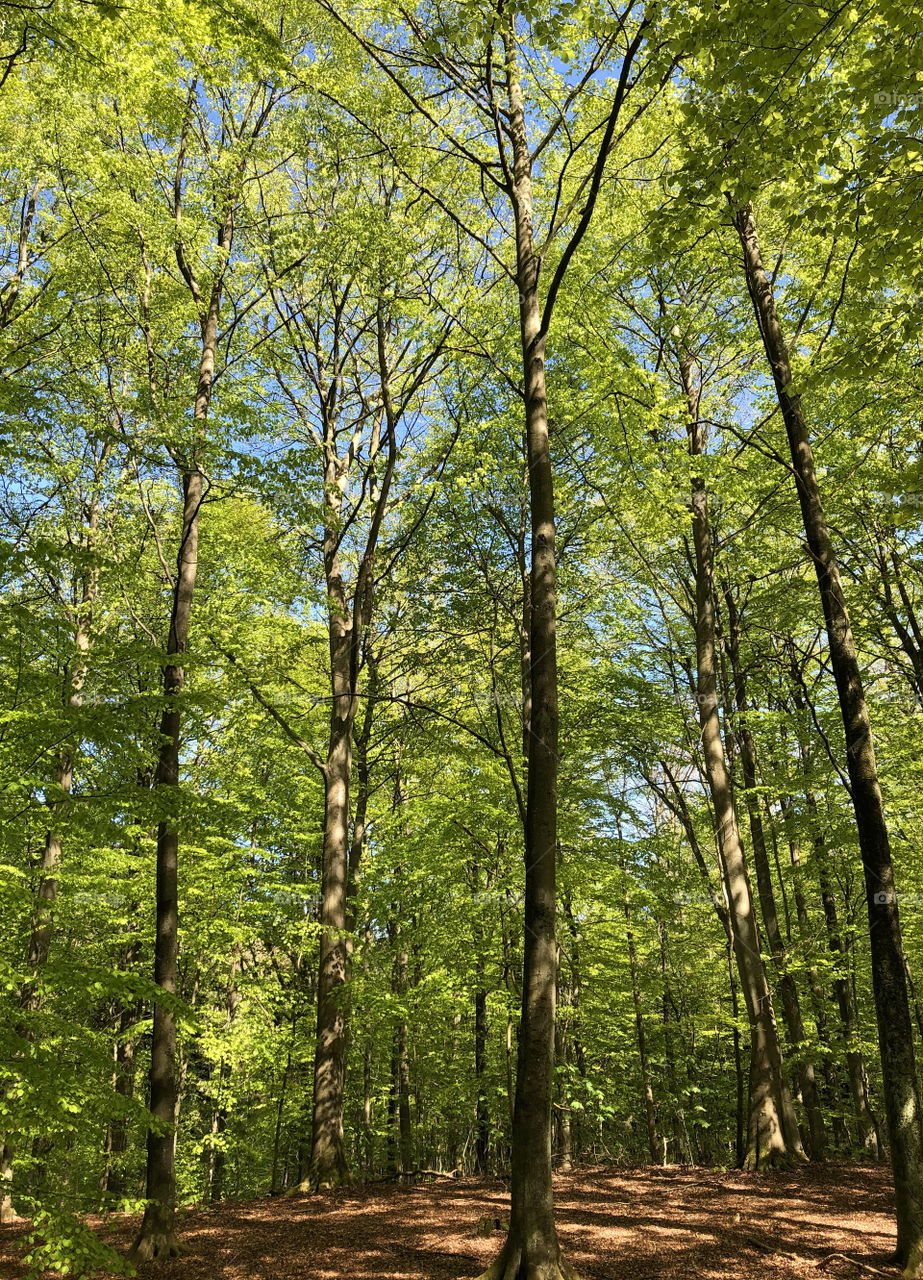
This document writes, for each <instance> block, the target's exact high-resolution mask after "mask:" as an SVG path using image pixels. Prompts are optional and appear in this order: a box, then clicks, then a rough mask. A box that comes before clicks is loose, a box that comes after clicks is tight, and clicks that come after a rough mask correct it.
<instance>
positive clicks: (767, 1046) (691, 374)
mask: <svg viewBox="0 0 923 1280" xmlns="http://www.w3.org/2000/svg"><path fill="white" fill-rule="evenodd" d="M677 352H678V358H679V367H680V374H681V378H682V384H683V390H684V392H685V396H686V402H687V406H688V409H689V421H688V435H689V452H690V454H691V455H692V456H693V457H697V456H699V455H701V454H702V453H703V452H704V446H705V440H704V430H703V426H702V423H701V419H700V416H699V402H700V397H701V387H700V381H699V370H698V366H697V365H696V363H695V361H694V360H693V359H692V357H691V356H690V354H689V353H688V351H687V350H686V349H685V347H684V345H683V343H682V340H679V341H678V344H677ZM692 537H693V544H694V548H695V620H696V625H695V632H696V656H697V668H698V681H697V693H696V697H697V701H698V712H699V727H700V730H701V741H702V757H703V760H704V764H705V775H706V778H707V780H708V788H709V791H710V793H711V797H712V804H713V806H714V811H715V823H716V829H717V842H718V849H719V853H720V856H721V861H722V866H723V872H724V878H725V884H726V888H727V903H728V915H729V920H730V925H731V931H732V934H733V940H734V957H735V959H736V961H737V969H738V973H739V975H740V986H741V990H742V992H743V997H744V1005H745V1007H746V1010H747V1017H748V1020H749V1023H750V1094H749V1124H748V1137H747V1153H746V1156H745V1158H744V1164H745V1166H746V1167H747V1168H754V1169H758V1168H763V1167H764V1166H766V1165H772V1164H786V1163H788V1162H790V1161H791V1160H792V1159H793V1158H797V1157H799V1156H801V1155H802V1151H801V1139H800V1136H799V1134H798V1126H797V1122H796V1119H795V1114H794V1107H793V1106H792V1103H791V1099H790V1097H789V1095H788V1088H787V1086H786V1083H785V1079H784V1075H783V1068H782V1052H781V1049H780V1046H779V1037H778V1031H777V1028H776V1020H775V1016H774V1013H773V1008H772V997H771V996H770V992H769V985H768V983H767V981H766V973H765V970H764V968H763V961H762V958H761V955H760V939H759V932H758V930H757V924H756V913H755V911H754V904H753V893H752V890H751V887H750V877H749V875H748V873H747V865H746V860H745V858H744V849H743V844H742V842H741V839H740V830H739V827H738V824H737V814H736V811H735V808H734V797H733V794H732V791H731V779H730V774H729V772H728V767H727V762H726V758H725V751H724V743H723V741H722V737H721V722H720V718H719V715H718V650H717V635H716V632H717V628H716V623H715V586H714V551H713V547H712V533H711V518H710V515H709V503H708V489H707V487H706V484H705V481H704V479H702V477H701V476H694V477H693V480H692Z"/></svg>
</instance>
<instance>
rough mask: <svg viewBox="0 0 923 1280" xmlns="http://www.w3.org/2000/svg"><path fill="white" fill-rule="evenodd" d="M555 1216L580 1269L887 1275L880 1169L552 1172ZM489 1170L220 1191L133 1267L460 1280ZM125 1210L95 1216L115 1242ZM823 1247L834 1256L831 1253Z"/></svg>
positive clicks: (342, 1279) (734, 1276)
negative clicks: (243, 1194)
mask: <svg viewBox="0 0 923 1280" xmlns="http://www.w3.org/2000/svg"><path fill="white" fill-rule="evenodd" d="M555 1186H556V1197H557V1210H558V1225H559V1231H560V1236H561V1242H562V1245H563V1247H564V1250H565V1252H566V1254H567V1256H568V1257H569V1258H570V1260H571V1262H572V1264H573V1265H574V1266H575V1267H576V1269H577V1271H578V1273H579V1274H580V1276H581V1277H583V1280H751V1278H752V1280H781V1278H783V1277H785V1278H788V1277H806V1276H814V1277H816V1278H817V1280H824V1278H825V1277H826V1278H827V1280H836V1278H837V1277H843V1278H844V1280H845V1278H846V1277H849V1280H858V1277H860V1276H861V1275H863V1274H867V1273H866V1272H862V1271H861V1270H860V1269H859V1268H857V1267H856V1266H855V1265H853V1264H852V1263H850V1262H849V1261H848V1259H852V1260H854V1262H861V1263H864V1264H865V1265H866V1266H872V1267H875V1268H879V1269H883V1270H884V1271H885V1272H886V1273H887V1274H893V1275H894V1276H895V1277H897V1276H898V1275H899V1272H898V1270H897V1269H896V1268H890V1267H888V1265H887V1255H888V1253H889V1252H890V1251H891V1250H892V1249H893V1247H894V1229H893V1220H892V1216H891V1215H892V1198H891V1187H890V1181H889V1178H888V1176H887V1174H886V1172H885V1171H884V1170H881V1169H869V1168H858V1167H855V1166H846V1165H827V1166H815V1167H808V1168H805V1169H801V1170H798V1171H797V1172H794V1173H769V1174H746V1173H741V1172H739V1171H734V1172H729V1173H718V1172H715V1171H714V1170H710V1169H689V1168H678V1167H675V1168H668V1169H634V1170H627V1169H613V1168H596V1169H582V1170H579V1171H577V1172H576V1173H573V1174H566V1175H561V1176H559V1177H557V1178H556V1180H555ZM506 1203H507V1194H506V1190H505V1188H504V1186H503V1184H502V1183H499V1182H494V1181H489V1180H483V1179H482V1180H477V1181H475V1180H471V1181H460V1182H453V1181H448V1180H446V1181H443V1180H440V1181H438V1182H436V1183H432V1182H428V1183H426V1184H425V1185H423V1186H415V1187H412V1188H408V1189H401V1188H397V1187H387V1188H384V1189H383V1188H382V1187H380V1186H372V1187H368V1188H356V1189H355V1190H353V1191H349V1192H345V1193H342V1194H340V1195H338V1196H336V1197H324V1196H292V1197H280V1198H276V1199H268V1198H267V1199H261V1200H247V1201H229V1202H225V1203H223V1204H221V1205H219V1206H216V1207H213V1208H195V1209H191V1210H189V1211H187V1212H185V1213H184V1215H183V1224H182V1234H183V1242H184V1247H185V1252H184V1254H183V1256H182V1257H181V1258H179V1259H177V1260H175V1261H173V1262H170V1263H166V1264H157V1265H151V1264H148V1265H144V1266H142V1267H141V1268H139V1276H140V1278H141V1280H155V1277H156V1278H157V1280H346V1278H347V1277H349V1280H468V1278H469V1277H475V1276H477V1275H478V1274H479V1272H480V1271H483V1270H484V1268H485V1267H486V1266H487V1264H488V1262H489V1261H490V1259H491V1258H492V1257H493V1255H494V1253H495V1252H496V1250H497V1249H498V1247H499V1245H500V1243H501V1241H502V1239H503V1237H502V1234H501V1233H500V1232H496V1233H495V1234H494V1236H493V1238H490V1237H488V1238H486V1239H485V1238H483V1237H481V1236H479V1235H478V1234H477V1230H476V1229H477V1224H478V1221H479V1219H482V1218H483V1217H484V1216H485V1215H487V1214H499V1213H501V1212H503V1211H504V1210H505V1207H506ZM134 1221H135V1220H134V1219H129V1218H126V1217H112V1218H109V1219H107V1220H105V1221H102V1220H98V1219H94V1220H93V1223H94V1225H95V1226H99V1227H100V1228H101V1234H102V1235H103V1236H104V1237H105V1238H106V1239H107V1240H109V1241H110V1242H111V1243H113V1244H115V1245H116V1246H117V1247H119V1248H127V1246H128V1244H129V1243H130V1241H131V1236H132V1232H133V1229H134ZM22 1233H23V1228H22V1226H21V1225H20V1226H18V1227H17V1226H10V1227H4V1228H0V1280H22V1277H24V1276H25V1274H26V1269H25V1267H24V1266H23V1265H22V1264H21V1263H20V1262H19V1261H18V1258H19V1254H20V1253H21V1252H22ZM831 1254H839V1255H845V1258H844V1257H840V1258H833V1259H831V1258H830V1255H831Z"/></svg>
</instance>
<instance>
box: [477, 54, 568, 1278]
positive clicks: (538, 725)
mask: <svg viewBox="0 0 923 1280" xmlns="http://www.w3.org/2000/svg"><path fill="white" fill-rule="evenodd" d="M504 50H505V56H506V87H507V102H508V108H509V130H510V136H511V139H512V147H513V173H512V183H511V196H512V204H513V214H514V219H515V234H516V276H517V283H518V285H519V322H520V337H521V342H522V363H523V389H524V400H525V419H526V452H527V460H528V468H529V501H530V516H531V530H532V560H531V573H530V604H531V608H530V615H531V616H530V628H531V630H530V643H529V650H530V656H531V667H530V703H531V705H530V713H531V715H530V726H529V729H530V732H529V755H528V761H529V763H528V781H527V789H526V823H525V827H526V829H525V846H526V883H525V903H524V916H525V937H524V947H523V984H522V1013H521V1019H520V1025H519V1052H518V1055H517V1063H516V1101H515V1108H514V1114H513V1152H512V1186H511V1211H510V1226H509V1232H508V1235H507V1239H506V1242H505V1244H504V1246H503V1248H502V1250H501V1251H500V1254H499V1256H498V1257H497V1259H496V1260H495V1262H494V1263H493V1265H492V1266H491V1267H490V1268H489V1269H488V1271H487V1272H486V1273H485V1275H486V1277H487V1278H488V1280H560V1277H561V1276H562V1275H563V1276H569V1275H572V1274H573V1273H572V1272H571V1270H570V1268H569V1267H568V1266H567V1265H566V1264H565V1263H564V1262H563V1260H562V1258H561V1250H560V1245H559V1243H558V1235H557V1230H556V1228H555V1222H554V1201H553V1194H552V1184H551V1105H552V1077H553V1070H554V1021H555V985H556V973H557V946H556V939H555V895H556V871H557V868H556V859H557V790H558V676H557V638H556V633H557V584H556V578H557V557H556V550H555V513H554V480H553V471H552V463H551V449H550V441H549V435H548V402H547V391H546V384H545V335H544V331H543V329H542V317H541V308H540V304H539V295H538V278H539V269H540V260H539V256H538V254H537V253H536V250H535V245H534V242H533V231H532V173H531V167H532V162H531V157H530V154H529V142H528V138H527V134H526V122H525V106H524V100H523V94H522V87H521V85H520V82H519V71H518V68H517V66H516V58H515V53H514V37H513V34H512V32H511V31H507V32H506V33H505V39H504Z"/></svg>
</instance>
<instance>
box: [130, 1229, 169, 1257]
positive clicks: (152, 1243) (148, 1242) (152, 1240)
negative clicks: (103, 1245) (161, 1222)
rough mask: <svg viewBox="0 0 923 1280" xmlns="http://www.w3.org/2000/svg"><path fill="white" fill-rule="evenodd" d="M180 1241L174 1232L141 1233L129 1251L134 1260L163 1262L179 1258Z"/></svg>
mask: <svg viewBox="0 0 923 1280" xmlns="http://www.w3.org/2000/svg"><path fill="white" fill-rule="evenodd" d="M181 1253H182V1249H181V1248H180V1243H179V1241H178V1240H177V1238H176V1236H175V1235H174V1234H173V1233H172V1232H156V1233H155V1232H150V1233H145V1234H144V1235H140V1236H139V1237H138V1239H137V1240H136V1241H135V1242H134V1244H133V1245H132V1246H131V1248H130V1249H129V1251H128V1256H129V1258H130V1259H131V1260H132V1262H163V1261H165V1259H167V1258H178V1257H179V1255H180V1254H181Z"/></svg>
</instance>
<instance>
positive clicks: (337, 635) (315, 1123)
mask: <svg viewBox="0 0 923 1280" xmlns="http://www.w3.org/2000/svg"><path fill="white" fill-rule="evenodd" d="M337 561H338V557H337ZM338 579H339V565H338V563H337V564H336V567H335V569H334V570H333V571H331V572H329V573H328V590H331V587H334V589H335V588H336V584H337V580H338ZM341 585H342V584H341V580H340V586H341ZM351 648H352V640H351V636H350V619H349V614H348V613H347V612H346V603H345V595H344V594H343V593H342V591H339V592H338V593H337V594H334V591H333V590H331V602H330V687H331V694H332V699H331V711H330V737H329V742H328V748H327V759H326V762H325V766H324V844H323V855H322V856H323V862H322V872H321V917H320V923H321V930H322V933H321V940H320V963H319V967H318V981H317V1038H316V1042H315V1051H314V1105H313V1113H312V1121H311V1162H310V1167H309V1171H308V1176H307V1178H306V1179H305V1181H304V1182H303V1183H302V1187H301V1189H302V1190H311V1191H318V1190H321V1189H322V1188H332V1187H337V1186H339V1185H341V1184H342V1183H344V1182H345V1181H346V1180H347V1178H348V1170H347V1164H346V1148H345V1145H344V1136H343V1095H344V1084H345V1074H346V1018H345V1010H344V1007H343V995H344V992H343V986H344V984H345V982H346V964H347V948H346V938H345V933H346V894H347V879H348V870H349V852H350V842H349V789H350V773H351V770H352V720H353V715H354V708H355V703H354V698H353V696H352V681H351V670H350V669H351V659H350V651H351Z"/></svg>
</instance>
